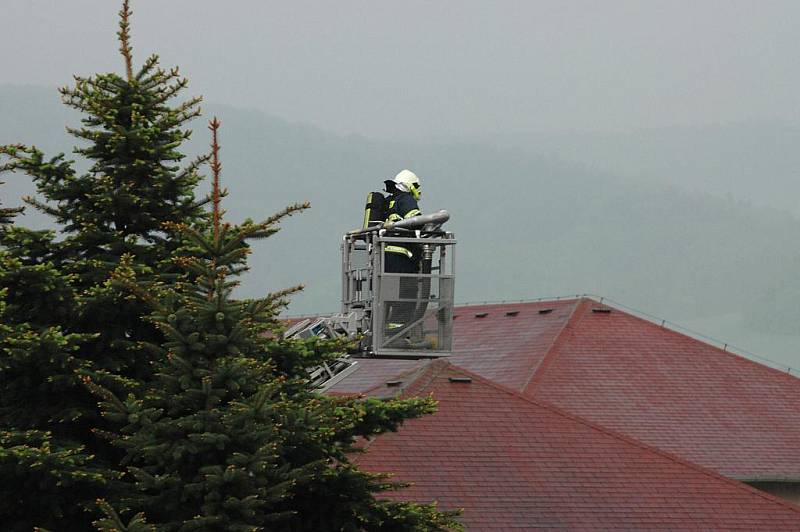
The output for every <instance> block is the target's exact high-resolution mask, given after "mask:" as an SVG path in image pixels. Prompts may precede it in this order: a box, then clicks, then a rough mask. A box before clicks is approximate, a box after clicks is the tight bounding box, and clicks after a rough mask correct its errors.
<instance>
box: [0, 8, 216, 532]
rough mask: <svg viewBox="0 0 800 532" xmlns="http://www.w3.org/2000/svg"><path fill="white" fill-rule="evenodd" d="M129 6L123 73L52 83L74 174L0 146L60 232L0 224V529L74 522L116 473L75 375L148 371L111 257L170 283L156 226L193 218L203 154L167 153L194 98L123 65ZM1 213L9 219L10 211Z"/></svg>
mask: <svg viewBox="0 0 800 532" xmlns="http://www.w3.org/2000/svg"><path fill="white" fill-rule="evenodd" d="M130 16H131V11H130V9H129V5H128V1H127V0H125V1H124V2H123V7H122V10H121V12H120V24H119V32H118V34H117V35H118V39H119V43H120V52H121V55H122V58H123V62H124V74H122V75H119V74H116V73H108V74H99V75H95V76H92V77H88V78H81V77H76V78H75V84H74V86H73V87H69V88H64V89H61V93H62V99H63V101H64V103H65V104H66V105H69V106H71V107H73V108H75V109H78V110H79V111H81V112H82V113H83V119H82V121H81V126H80V127H78V128H68V130H69V132H70V133H71V134H72V135H73V136H74V137H76V138H77V139H78V140H79V141H80V143H81V144H80V148H77V149H76V150H75V154H76V155H78V156H80V157H83V158H85V159H86V160H87V161H88V163H89V169H88V171H85V172H79V171H78V170H77V169H76V165H75V163H74V161H72V160H68V159H67V158H66V157H65V156H64V155H63V154H60V155H57V156H55V157H46V156H45V154H44V153H43V152H42V151H41V150H39V149H37V148H36V147H33V146H23V145H8V146H2V147H0V172H9V171H10V172H18V173H23V174H27V175H28V176H30V178H31V179H32V181H33V183H34V184H35V186H36V189H37V192H38V199H37V198H26V199H25V201H26V203H28V205H29V206H32V207H33V208H35V209H38V210H40V211H42V212H44V213H46V214H48V215H50V216H51V217H52V218H53V221H54V222H55V223H56V224H57V225H58V227H59V229H60V232H61V234H60V235H57V234H56V233H55V232H54V231H33V230H29V229H25V228H23V227H7V228H6V229H5V230H3V231H2V232H0V300H1V301H0V323H1V324H2V326H1V327H2V328H0V478H2V479H3V483H2V484H3V485H2V487H0V515H2V516H3V528H4V529H8V528H11V529H13V530H17V529H19V530H28V531H29V530H31V528H32V527H33V526H43V527H45V528H49V529H52V530H86V529H89V528H90V527H91V519H92V515H91V514H90V513H88V512H87V511H86V510H87V509H92V508H96V505H95V502H94V501H95V499H96V498H97V497H98V496H101V495H107V493H108V492H109V490H110V489H111V488H112V487H113V485H114V479H115V478H116V477H117V476H118V475H117V474H116V472H115V471H114V469H115V468H116V467H118V465H117V462H118V459H119V456H120V452H119V451H118V450H117V449H116V448H114V447H112V446H109V445H103V443H102V441H100V440H98V439H97V438H96V436H95V435H94V434H93V432H92V430H93V429H95V428H97V427H98V426H99V428H100V429H101V430H102V428H103V427H102V419H101V418H100V415H99V412H98V410H97V406H96V403H97V400H96V398H94V397H93V396H92V395H91V394H90V393H89V392H88V391H87V390H86V388H85V386H84V385H83V381H82V378H84V377H91V378H92V379H93V380H94V381H95V382H100V383H103V384H104V385H105V386H106V387H109V388H111V389H114V390H117V391H121V390H130V389H135V388H136V387H137V386H139V383H140V380H141V379H143V378H148V377H149V376H150V375H151V373H152V361H153V357H154V356H155V355H154V353H153V352H152V351H148V350H146V349H142V347H141V346H142V345H143V344H142V342H153V341H156V342H157V341H159V339H160V333H159V332H158V331H157V330H156V329H155V328H154V327H153V325H152V324H151V323H149V322H147V321H146V320H144V319H143V316H146V314H147V313H149V309H148V308H147V307H146V306H145V305H144V304H143V303H142V302H141V301H140V300H138V299H137V298H135V297H131V296H130V295H121V294H120V293H119V291H118V290H116V289H113V288H112V287H111V284H110V280H109V279H110V274H111V273H112V272H113V271H114V270H115V269H117V268H118V266H119V264H120V262H121V260H122V257H126V260H127V261H128V262H127V264H128V267H130V268H131V269H133V270H134V271H136V273H137V276H138V278H139V279H140V281H141V282H142V283H147V284H158V283H164V282H166V283H169V282H174V281H175V277H174V275H175V272H174V271H171V270H170V269H171V268H172V269H174V268H173V267H172V266H171V264H172V263H171V262H169V261H168V260H167V259H171V258H172V257H173V256H174V255H175V254H176V253H180V250H179V249H180V247H181V246H182V245H183V243H182V242H180V241H179V240H177V239H175V238H167V235H166V234H165V233H164V231H163V229H162V224H163V223H164V222H178V221H182V222H188V223H196V224H200V225H202V223H203V216H204V213H203V207H202V205H203V201H198V200H196V198H195V196H194V188H195V186H196V184H197V182H198V180H199V179H200V177H199V175H198V167H199V166H200V165H201V164H202V163H203V162H204V161H205V160H206V158H205V157H201V158H199V159H197V160H194V161H192V162H190V163H189V164H188V165H185V166H184V167H183V168H181V162H182V160H183V155H182V154H181V153H180V151H179V148H180V145H181V143H182V142H183V141H184V140H186V139H187V138H188V137H189V135H190V133H191V132H190V131H188V130H187V129H185V125H186V123H187V122H188V121H189V120H191V119H192V118H193V117H195V116H197V115H198V114H199V112H200V111H199V102H200V99H199V98H191V99H189V100H187V101H184V102H183V103H178V104H174V103H173V102H174V101H175V99H176V98H178V97H179V95H180V93H181V92H182V91H183V90H184V89H185V88H186V86H187V81H186V80H185V79H184V78H182V77H181V76H180V73H179V72H178V70H177V69H172V70H164V69H162V68H161V67H160V66H159V61H158V57H157V56H151V57H149V58H148V59H147V60H146V61H145V62H144V64H143V65H142V66H141V67H140V68H134V65H133V61H132V49H131V46H130V22H129V20H130ZM15 210H17V211H18V210H19V209H4V210H3V211H0V218H2V220H3V221H4V222H6V221H10V216H11V215H12V214H14V212H13V211H15Z"/></svg>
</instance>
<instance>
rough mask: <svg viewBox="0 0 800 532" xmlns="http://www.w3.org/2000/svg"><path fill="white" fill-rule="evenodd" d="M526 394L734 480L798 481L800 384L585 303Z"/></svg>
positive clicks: (780, 373)
mask: <svg viewBox="0 0 800 532" xmlns="http://www.w3.org/2000/svg"><path fill="white" fill-rule="evenodd" d="M582 306H583V308H582V309H581V310H580V312H578V313H576V314H575V315H573V317H572V320H571V322H570V323H569V324H568V326H567V327H566V328H565V332H564V333H563V335H562V337H561V338H560V340H559V342H558V344H557V345H556V346H555V347H554V348H553V349H551V350H550V352H549V353H548V355H547V357H546V358H545V360H544V363H543V364H542V365H541V367H540V369H539V371H538V372H537V373H536V374H535V375H534V376H533V378H532V379H531V382H530V383H529V384H528V385H527V387H526V388H525V389H524V393H525V394H526V395H528V396H530V397H534V398H536V399H541V400H544V401H547V402H550V403H553V404H555V405H557V406H559V407H561V408H563V409H565V410H568V411H569V412H573V413H575V414H577V415H580V416H582V417H585V418H587V419H590V420H592V421H593V422H595V423H598V424H600V425H602V426H604V427H608V428H610V429H613V430H616V431H619V432H622V433H624V434H627V435H630V436H632V437H634V438H636V439H638V440H640V441H643V442H645V443H649V444H651V445H653V446H656V447H658V448H660V449H663V450H666V451H669V452H672V453H675V454H677V455H679V456H681V457H683V458H685V459H687V460H690V461H692V462H695V463H697V464H700V465H703V466H706V467H709V468H712V469H714V470H716V471H718V472H720V473H723V474H725V475H726V476H730V477H734V478H739V479H749V480H752V479H781V478H790V479H800V380H798V379H797V378H795V377H793V376H791V375H788V374H786V373H784V372H781V371H778V370H775V369H772V368H768V367H766V366H763V365H761V364H758V363H755V362H753V361H750V360H748V359H745V358H743V357H740V356H737V355H734V354H731V353H728V352H725V351H722V350H720V349H718V348H716V347H713V346H711V345H708V344H706V343H703V342H700V341H698V340H695V339H693V338H690V337H688V336H685V335H682V334H679V333H677V332H674V331H671V330H669V329H665V328H662V327H660V326H658V325H656V324H654V323H651V322H649V321H646V320H643V319H641V318H638V317H635V316H632V315H630V314H627V313H625V312H622V311H620V310H617V309H610V310H611V312H610V313H607V314H606V313H596V312H593V311H592V309H594V308H600V307H603V308H609V307H604V306H603V305H601V304H599V303H596V302H594V301H588V300H586V301H584V302H583V303H582Z"/></svg>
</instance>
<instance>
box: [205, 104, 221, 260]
mask: <svg viewBox="0 0 800 532" xmlns="http://www.w3.org/2000/svg"><path fill="white" fill-rule="evenodd" d="M219 126H220V121H219V120H218V119H217V117H216V116H215V117H214V118H213V119H211V121H210V122H209V123H208V129H210V130H211V173H212V176H213V181H212V185H211V186H212V192H211V197H212V200H211V201H212V203H213V210H212V218H211V221H212V226H213V229H214V245H215V246H216V245H219V222H220V212H219V201H220V194H219V178H220V173H221V171H222V165H221V164H220V162H219V141H218V138H217V132H218V131H219Z"/></svg>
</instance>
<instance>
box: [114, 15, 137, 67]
mask: <svg viewBox="0 0 800 532" xmlns="http://www.w3.org/2000/svg"><path fill="white" fill-rule="evenodd" d="M132 14H133V12H132V11H131V10H130V7H129V5H128V0H123V2H122V9H121V10H120V12H119V31H118V32H117V37H119V51H120V52H121V53H122V57H124V58H125V74H126V75H127V76H128V81H133V58H132V56H131V43H130V38H131V24H130V16H131V15H132Z"/></svg>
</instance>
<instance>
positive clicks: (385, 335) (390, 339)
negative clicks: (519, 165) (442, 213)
mask: <svg viewBox="0 0 800 532" xmlns="http://www.w3.org/2000/svg"><path fill="white" fill-rule="evenodd" d="M455 242H456V241H455V239H454V238H453V235H452V234H450V233H442V232H436V233H430V234H425V233H420V234H419V236H417V235H416V234H414V233H411V236H409V233H400V234H399V235H398V234H386V233H384V234H379V233H377V232H375V233H366V234H359V235H350V236H347V237H345V239H344V242H343V244H342V313H343V314H347V313H349V312H354V311H356V312H358V313H359V315H360V316H361V317H362V322H361V325H360V330H361V331H362V333H363V334H364V338H363V349H364V351H368V352H369V354H371V355H373V356H387V357H440V356H447V355H449V354H450V352H451V350H452V344H453V337H452V331H453V323H452V322H453V295H454V284H455V268H454V266H455V261H454V259H455V253H454V250H455ZM387 245H403V246H406V247H409V248H413V247H415V246H416V247H417V249H419V250H421V254H422V259H421V260H420V268H419V269H420V273H415V274H402V273H389V272H385V271H384V265H383V262H384V261H383V256H384V253H385V252H384V248H385V246H387ZM423 272H424V273H423Z"/></svg>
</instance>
